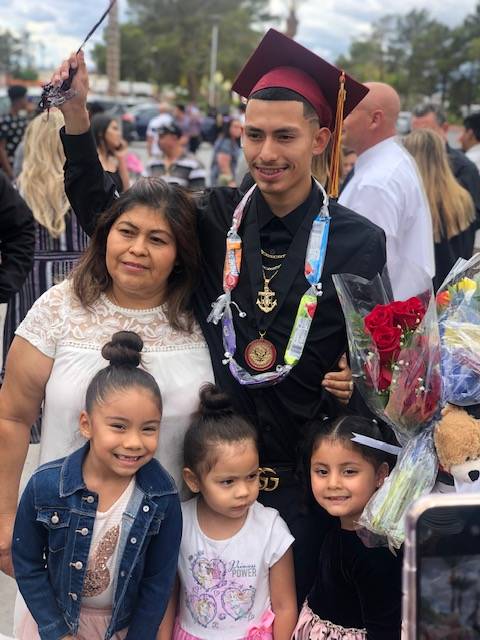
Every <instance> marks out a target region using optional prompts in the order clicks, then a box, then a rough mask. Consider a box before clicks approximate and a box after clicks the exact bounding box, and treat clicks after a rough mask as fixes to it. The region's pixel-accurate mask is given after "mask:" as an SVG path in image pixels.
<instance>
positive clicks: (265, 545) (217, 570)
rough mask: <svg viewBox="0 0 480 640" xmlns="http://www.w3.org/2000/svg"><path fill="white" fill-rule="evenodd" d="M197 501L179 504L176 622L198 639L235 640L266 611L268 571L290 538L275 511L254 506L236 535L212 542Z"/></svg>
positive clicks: (258, 621)
mask: <svg viewBox="0 0 480 640" xmlns="http://www.w3.org/2000/svg"><path fill="white" fill-rule="evenodd" d="M197 502H198V498H193V499H192V500H189V501H188V502H184V503H183V504H182V513H183V534H182V543H181V546H180V557H179V561H178V572H179V576H180V584H181V587H180V608H179V623H180V626H181V628H182V629H183V630H184V631H186V632H187V633H190V634H191V635H193V636H196V637H197V638H202V639H203V638H205V639H207V638H208V640H216V639H218V640H239V639H240V638H244V637H245V636H246V635H247V633H248V630H249V629H250V628H251V627H254V626H256V625H260V623H261V620H262V616H263V615H264V614H265V612H267V611H268V610H269V609H270V606H271V605H270V590H269V570H270V567H272V566H273V565H274V564H275V563H276V562H277V561H278V560H280V558H281V557H282V556H283V555H284V554H285V553H286V551H287V550H288V548H289V547H290V545H291V544H292V543H293V540H294V538H293V536H292V535H291V533H290V531H289V530H288V527H287V525H286V524H285V522H284V521H283V520H282V518H281V517H280V515H279V513H278V511H276V510H275V509H270V508H268V507H264V506H263V505H261V504H260V503H259V502H255V503H254V504H253V505H252V506H251V507H250V510H249V512H248V515H247V519H246V520H245V523H244V525H243V527H242V528H241V529H240V531H238V532H237V533H236V534H235V535H234V536H233V537H232V538H228V539H227V540H212V539H211V538H208V537H207V536H206V535H205V534H204V533H203V532H202V530H201V529H200V526H199V524H198V519H197Z"/></svg>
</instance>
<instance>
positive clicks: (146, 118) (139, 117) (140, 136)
mask: <svg viewBox="0 0 480 640" xmlns="http://www.w3.org/2000/svg"><path fill="white" fill-rule="evenodd" d="M158 114H159V110H158V104H157V103H155V102H153V103H152V102H146V103H143V104H137V105H136V106H135V107H133V109H131V110H130V112H129V114H127V117H131V118H132V123H133V124H134V126H135V131H136V135H137V140H145V138H146V137H147V127H148V123H149V122H150V120H151V119H152V118H155V116H158Z"/></svg>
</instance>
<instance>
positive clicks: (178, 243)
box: [0, 179, 213, 570]
mask: <svg viewBox="0 0 480 640" xmlns="http://www.w3.org/2000/svg"><path fill="white" fill-rule="evenodd" d="M198 270H199V254H198V248H197V240H196V237H195V219H194V209H193V207H192V204H191V201H190V199H189V196H188V195H186V194H185V193H184V192H183V191H182V190H181V189H180V188H179V187H177V186H175V185H167V184H166V183H164V182H163V181H162V180H159V179H142V180H139V181H138V182H137V183H136V184H135V185H134V186H133V187H132V188H131V189H130V190H129V191H127V192H125V193H124V194H122V195H121V197H120V198H119V199H118V200H117V201H116V202H115V203H114V205H113V206H112V208H111V209H110V210H109V211H107V212H106V213H105V214H104V215H103V217H102V218H101V220H100V221H99V224H98V226H97V229H96V232H95V234H94V236H93V238H92V241H91V244H90V247H89V248H88V249H87V252H86V254H85V256H84V258H83V259H82V261H81V262H80V263H79V265H78V267H77V269H76V270H75V271H74V273H73V276H72V277H71V278H70V279H68V280H65V281H64V282H62V283H61V284H59V285H56V286H54V287H52V288H51V289H50V290H49V291H47V292H46V293H45V294H44V295H43V296H41V297H40V298H39V299H38V300H37V301H36V303H35V304H34V305H33V307H32V309H31V310H30V312H29V313H28V315H27V316H26V318H25V320H24V321H23V322H22V323H21V325H20V326H19V327H18V329H17V332H16V337H15V339H14V341H13V344H12V347H11V349H10V351H9V355H8V359H7V364H6V374H5V380H4V384H3V387H2V389H1V391H0V568H2V569H4V570H5V569H7V570H8V562H9V544H8V540H9V539H11V536H10V538H9V537H8V530H9V528H10V526H11V527H13V521H14V517H15V511H16V505H17V493H18V484H19V479H20V474H21V470H22V467H23V463H24V460H25V456H26V453H27V449H28V441H29V430H30V425H31V424H32V423H33V422H34V420H35V418H36V417H37V414H38V412H39V410H40V406H41V404H42V402H43V403H44V404H43V421H42V436H41V443H40V447H41V451H40V462H42V463H43V462H46V461H49V460H54V459H56V458H59V457H62V456H64V455H66V454H68V453H69V452H71V451H72V450H74V449H75V448H76V447H77V446H78V444H79V437H80V436H79V432H78V418H79V414H80V411H81V410H82V409H83V408H84V401H85V391H86V387H87V385H88V381H89V380H90V379H91V378H92V376H93V375H94V374H95V373H96V372H97V371H98V370H99V369H101V368H102V367H104V366H105V361H104V360H103V359H102V356H101V353H100V351H101V347H102V345H103V344H105V343H106V342H108V341H109V340H110V339H111V336H112V334H114V333H115V332H117V331H122V330H124V331H135V332H136V333H138V334H139V335H140V336H141V337H142V340H143V342H144V345H145V346H144V352H145V358H144V366H145V368H146V369H147V370H148V371H149V372H150V373H152V375H153V376H154V377H155V379H156V381H157V382H158V385H159V387H160V389H161V391H162V396H163V403H164V406H163V416H162V425H161V433H160V442H159V447H158V450H157V457H158V459H159V460H160V462H161V463H162V464H163V465H164V466H165V467H166V469H167V470H168V471H169V472H170V473H171V474H172V475H173V477H174V479H175V481H176V482H177V484H179V485H180V479H181V457H182V452H181V450H182V445H183V436H184V433H185V431H186V429H187V427H188V425H189V422H190V419H191V415H192V413H193V412H194V411H195V410H196V408H197V406H198V392H199V388H200V387H201V386H202V384H204V383H205V382H209V381H212V380H213V373H212V368H211V362H210V356H209V353H208V349H207V346H206V344H205V342H204V340H203V337H202V334H201V332H200V328H199V327H198V326H197V324H196V323H195V322H194V320H193V316H192V314H191V312H190V311H189V295H190V292H191V291H192V289H193V287H194V284H195V280H196V276H197V274H198ZM2 556H3V558H2Z"/></svg>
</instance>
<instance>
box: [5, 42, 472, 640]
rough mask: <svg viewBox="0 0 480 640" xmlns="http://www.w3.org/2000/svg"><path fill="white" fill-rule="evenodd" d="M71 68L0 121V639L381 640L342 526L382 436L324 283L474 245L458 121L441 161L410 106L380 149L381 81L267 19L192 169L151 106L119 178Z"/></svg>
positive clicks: (386, 629) (362, 567)
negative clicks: (53, 102) (9, 623)
mask: <svg viewBox="0 0 480 640" xmlns="http://www.w3.org/2000/svg"><path fill="white" fill-rule="evenodd" d="M72 70H74V71H75V73H74V74H72V73H71V71H72ZM72 76H73V80H72V86H73V89H74V91H73V92H72V94H73V95H72V97H71V98H70V99H68V100H66V101H65V102H64V103H63V104H61V105H59V108H53V109H51V110H50V111H49V113H48V114H44V113H40V114H38V115H36V116H35V117H33V118H32V117H31V116H28V114H26V113H25V92H24V91H20V89H19V88H18V87H12V88H11V90H10V97H11V100H12V110H11V112H10V113H9V114H8V115H7V116H4V117H3V118H0V164H1V166H2V169H3V173H0V213H1V226H0V234H1V254H2V263H1V265H0V302H5V303H8V307H7V312H6V313H7V320H6V322H5V329H4V337H3V344H4V355H5V358H4V360H5V361H4V374H3V383H2V387H1V389H0V569H1V570H2V571H4V572H5V573H6V574H8V575H11V576H13V575H15V579H16V581H17V585H18V589H19V592H20V594H21V597H20V596H19V597H18V598H17V603H16V613H15V618H16V628H15V638H17V639H18V640H60V639H61V638H67V639H70V638H71V639H72V640H73V638H77V639H79V640H101V639H103V638H105V639H110V638H113V639H114V640H124V639H125V638H126V639H127V640H138V639H139V638H144V639H145V640H172V639H174V640H214V639H218V640H292V639H293V640H319V639H320V638H322V640H323V639H324V640H340V639H345V640H362V639H365V638H369V639H370V640H395V639H399V638H400V635H401V624H402V621H401V594H402V585H401V569H402V551H401V550H400V552H399V553H398V554H397V555H394V554H392V553H391V552H390V550H389V549H388V548H387V547H385V546H383V547H382V546H377V547H374V548H370V547H367V546H365V545H364V543H363V542H362V540H361V538H360V537H359V536H358V535H357V529H358V520H359V517H360V515H361V514H362V511H363V509H364V507H365V505H366V504H367V502H368V501H369V500H370V498H371V497H372V496H373V495H374V494H375V492H376V491H377V490H378V489H379V488H380V487H381V486H382V485H383V483H384V482H385V480H386V478H387V477H388V475H389V473H390V472H391V471H392V469H393V468H394V466H395V457H394V456H393V454H392V453H391V452H389V449H388V447H385V446H383V445H384V444H385V443H386V442H387V443H389V442H392V441H393V435H392V434H391V433H390V431H389V429H388V427H387V426H386V425H383V424H379V423H377V421H376V420H374V419H373V418H372V415H371V414H370V413H369V411H368V409H367V407H366V406H365V404H364V403H363V402H362V399H361V397H360V396H359V395H358V393H357V392H356V391H355V389H354V381H353V379H352V375H351V371H350V369H349V366H348V352H347V337H346V329H345V320H344V317H343V314H342V309H341V305H340V302H339V300H338V296H337V293H336V290H335V287H334V284H333V280H332V275H333V274H338V273H340V274H341V273H350V274H355V275H357V276H359V277H361V278H364V279H367V280H370V279H372V278H374V277H375V276H376V274H378V273H380V274H382V273H383V274H384V275H385V277H386V278H388V277H389V281H390V283H391V289H392V294H393V296H394V297H395V299H397V300H403V299H405V298H408V297H410V296H413V295H416V294H418V293H419V292H422V291H424V290H425V289H426V288H428V287H431V286H433V287H434V288H435V290H436V289H438V288H439V286H440V285H441V283H442V281H443V280H444V278H445V276H446V274H447V273H448V272H449V271H450V269H451V267H452V266H453V265H454V264H455V262H456V260H457V259H458V258H460V257H462V258H470V257H471V256H472V254H473V251H474V246H475V234H476V230H477V228H478V226H479V220H480V174H479V171H478V169H479V167H480V114H475V113H474V114H472V115H469V116H468V117H467V118H466V119H465V122H464V132H463V134H462V136H461V138H460V143H461V146H462V149H463V151H460V150H457V149H453V148H452V147H451V146H450V145H449V144H448V142H447V137H446V136H447V131H448V124H447V121H446V118H445V115H444V114H443V112H442V111H441V110H440V109H439V108H438V107H436V106H434V105H432V104H424V105H421V106H420V107H418V108H417V109H416V110H415V111H414V113H413V117H412V123H411V124H412V131H411V132H410V133H409V134H408V135H406V136H404V137H403V138H399V137H398V136H397V133H396V122H397V118H398V115H399V112H400V106H401V105H400V98H399V96H398V94H397V92H396V91H395V90H394V89H393V88H392V87H391V86H389V85H387V84H384V83H378V82H370V83H366V84H360V83H358V82H356V81H355V80H354V79H353V78H351V77H349V76H344V75H343V74H341V73H340V71H339V70H338V69H336V68H335V67H333V66H331V65H329V64H328V63H326V62H325V61H324V60H322V59H321V58H319V57H318V56H316V55H315V54H313V53H312V52H310V51H308V50H307V49H304V48H303V47H301V46H300V45H298V44H297V43H295V42H294V41H293V40H290V39H289V38H287V37H286V36H283V35H282V34H279V33H278V32H276V31H274V30H271V31H269V32H268V33H267V35H266V36H265V38H264V39H263V40H262V42H261V43H260V45H259V47H258V48H257V50H256V52H255V53H254V54H253V56H252V57H251V58H250V59H249V61H248V62H247V64H246V65H245V67H244V68H243V69H242V70H241V71H240V73H239V76H238V77H237V79H236V81H235V83H234V85H233V89H234V90H235V91H236V92H237V93H238V94H240V96H242V97H243V98H244V99H245V105H244V107H242V109H239V110H238V111H237V112H236V113H235V114H232V115H231V116H230V117H228V118H226V119H225V121H224V123H223V125H222V127H220V128H219V129H218V130H217V135H216V136H215V139H213V140H211V142H212V143H213V145H212V146H213V149H212V164H211V167H209V168H208V167H205V166H203V165H202V163H201V162H200V161H199V159H198V157H197V152H198V148H199V145H200V143H201V140H202V126H201V119H200V115H199V112H198V111H195V110H192V109H186V108H185V107H184V106H182V105H177V106H176V107H175V108H174V109H173V110H172V109H170V108H169V106H168V104H164V103H162V104H160V106H159V114H158V116H156V117H155V118H154V119H153V120H152V121H151V122H150V124H149V126H148V129H147V153H148V162H147V163H146V165H145V167H144V169H143V170H142V171H137V174H140V173H141V174H143V175H137V176H136V178H135V179H133V180H132V173H131V171H129V160H128V147H127V145H126V143H125V142H124V141H123V140H122V136H121V131H120V128H119V125H118V122H117V121H116V119H115V118H113V117H111V116H110V115H108V114H105V113H95V114H92V113H89V111H88V109H87V101H88V73H87V69H86V66H85V61H84V57H83V53H82V52H80V53H78V54H75V55H72V56H71V57H70V58H69V59H68V60H66V61H64V63H63V64H62V65H61V66H60V67H59V68H58V69H57V71H56V72H55V74H54V76H53V78H52V82H53V83H54V85H55V86H60V85H61V84H62V82H64V81H65V80H67V79H68V78H69V77H70V78H71V77H72ZM343 88H344V89H345V91H346V99H345V100H341V105H340V103H339V102H337V98H338V96H339V95H341V92H342V91H343ZM339 89H340V91H339ZM342 110H343V111H342ZM14 132H15V133H14ZM342 133H343V140H342V141H343V149H342V148H341V147H340V139H341V138H342V135H341V134H342ZM203 138H204V139H208V135H204V136H203ZM20 144H21V148H20V149H21V154H18V155H19V156H20V161H19V162H20V168H19V171H18V174H16V173H15V171H14V162H15V157H16V156H15V151H16V147H18V146H19V145H20ZM337 179H338V180H339V184H340V188H339V189H338V190H337ZM12 180H15V186H14V185H13V183H12ZM106 361H108V365H107V366H105V364H106ZM31 442H32V443H39V447H40V463H41V466H40V467H39V469H38V470H37V471H35V472H34V474H33V475H32V477H31V478H30V480H29V481H28V484H27V486H26V489H25V490H24V492H23V494H22V496H21V499H20V503H19V505H18V507H17V504H18V499H19V495H18V494H19V485H20V477H21V474H22V469H23V466H24V462H25V459H26V455H27V451H28V448H29V444H30V443H31Z"/></svg>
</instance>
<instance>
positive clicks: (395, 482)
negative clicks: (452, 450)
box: [359, 428, 438, 549]
mask: <svg viewBox="0 0 480 640" xmlns="http://www.w3.org/2000/svg"><path fill="white" fill-rule="evenodd" d="M432 433H433V430H432V429H431V428H427V429H425V430H424V431H422V432H421V433H419V434H418V435H416V436H415V437H414V438H411V439H410V440H409V441H408V443H407V444H406V445H405V446H404V447H403V449H402V451H401V453H400V456H399V458H398V461H397V464H396V465H395V467H394V469H393V471H392V473H391V474H390V475H389V476H388V478H387V479H386V480H385V482H384V484H383V485H382V487H381V488H380V489H379V490H378V491H377V492H376V493H374V494H373V496H372V498H371V499H370V500H369V502H368V503H367V505H366V507H365V509H364V510H363V513H362V515H361V516H360V520H359V524H360V525H361V526H364V527H365V528H366V529H368V530H369V531H370V532H372V533H373V534H376V535H377V536H384V537H385V538H386V540H387V542H388V545H389V547H390V548H391V549H399V548H400V546H401V545H402V544H403V541H404V539H405V516H406V513H407V511H408V508H409V507H410V505H411V504H412V503H413V502H414V501H415V500H417V498H420V497H421V496H423V495H425V494H428V493H430V492H431V490H432V489H433V486H434V484H435V479H436V476H437V469H438V462H437V455H436V453H435V445H434V443H433V436H432ZM361 537H362V536H361ZM363 537H364V536H363ZM363 537H362V539H363ZM372 546H373V545H372Z"/></svg>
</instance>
